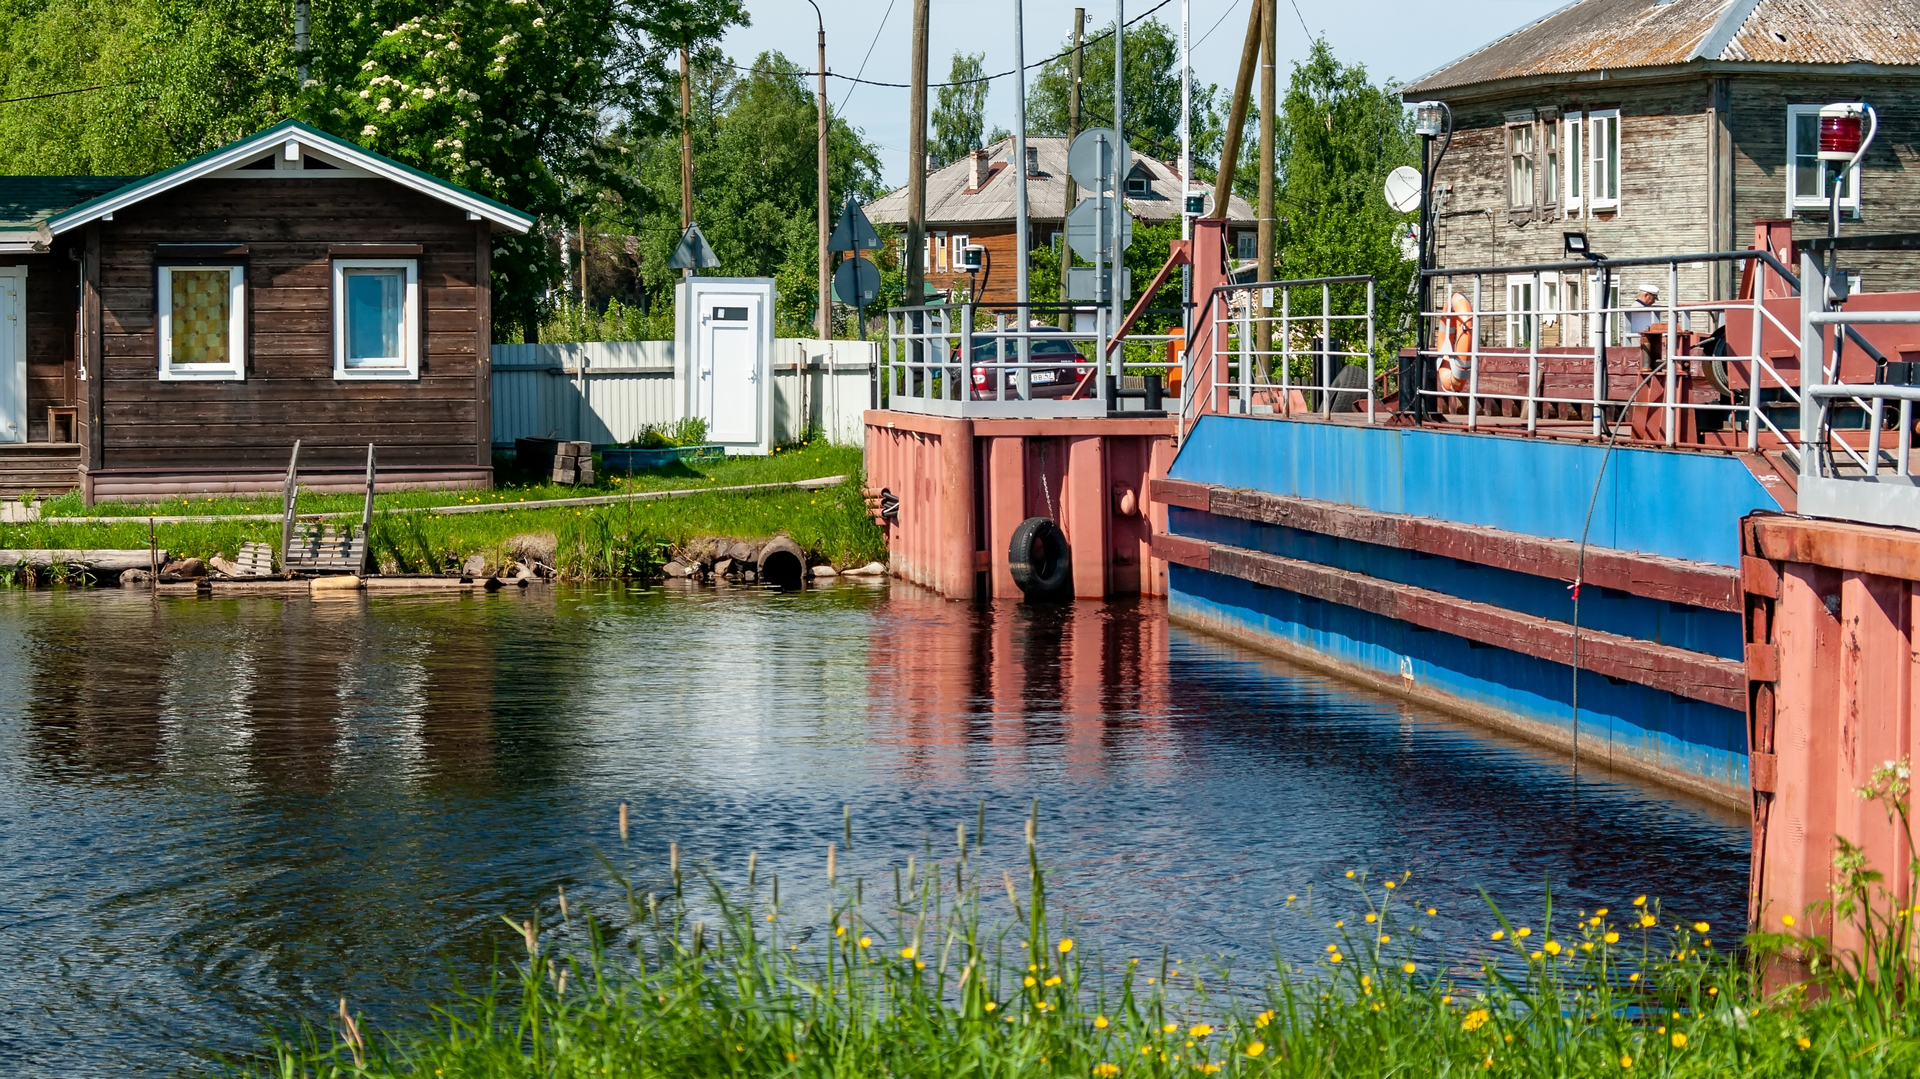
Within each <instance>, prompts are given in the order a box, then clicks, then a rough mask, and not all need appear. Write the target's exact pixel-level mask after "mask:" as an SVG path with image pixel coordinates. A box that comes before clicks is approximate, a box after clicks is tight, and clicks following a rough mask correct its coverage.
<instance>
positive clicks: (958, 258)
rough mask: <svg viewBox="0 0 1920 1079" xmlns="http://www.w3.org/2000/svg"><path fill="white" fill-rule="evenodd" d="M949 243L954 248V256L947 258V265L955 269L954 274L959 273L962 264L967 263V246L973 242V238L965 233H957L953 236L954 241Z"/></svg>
mask: <svg viewBox="0 0 1920 1079" xmlns="http://www.w3.org/2000/svg"><path fill="white" fill-rule="evenodd" d="M948 242H949V243H950V244H952V246H953V254H951V255H949V256H948V257H947V265H949V266H951V267H953V272H954V273H959V272H960V264H961V263H962V262H965V261H966V258H965V255H966V253H967V245H968V244H969V243H972V242H973V237H971V236H968V235H967V234H966V233H964V232H956V233H954V234H953V239H952V240H950V241H948Z"/></svg>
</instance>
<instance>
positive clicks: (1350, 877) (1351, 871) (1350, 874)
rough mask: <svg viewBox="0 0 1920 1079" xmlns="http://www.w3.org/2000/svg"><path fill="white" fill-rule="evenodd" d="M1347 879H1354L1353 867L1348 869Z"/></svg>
mask: <svg viewBox="0 0 1920 1079" xmlns="http://www.w3.org/2000/svg"><path fill="white" fill-rule="evenodd" d="M1347 879H1348V880H1352V879H1353V870H1351V869H1349V870H1347Z"/></svg>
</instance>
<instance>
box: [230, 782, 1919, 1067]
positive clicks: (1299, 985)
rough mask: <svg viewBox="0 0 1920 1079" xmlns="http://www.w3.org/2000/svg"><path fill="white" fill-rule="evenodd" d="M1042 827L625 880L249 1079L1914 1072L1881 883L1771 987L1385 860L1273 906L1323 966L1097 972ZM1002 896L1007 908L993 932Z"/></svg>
mask: <svg viewBox="0 0 1920 1079" xmlns="http://www.w3.org/2000/svg"><path fill="white" fill-rule="evenodd" d="M1902 767H1904V762H1903V764H1902ZM1898 785H1899V787H1900V789H1899V791H1898V794H1897V797H1898V798H1899V799H1900V800H1901V801H1903V802H1904V800H1905V799H1906V798H1907V796H1908V792H1907V791H1906V790H1905V780H1904V778H1903V779H1901V780H1900V782H1899V784H1898ZM1891 793H1892V792H1891V791H1889V790H1882V791H1881V794H1883V795H1889V794H1891ZM1900 821H1901V824H1902V825H1903V826H1904V825H1905V823H1906V816H1905V812H1904V810H1903V811H1901V813H1900ZM1027 836H1028V859H1027V864H1026V865H1023V866H1021V867H1020V872H1019V873H1017V874H1013V873H1008V874H1005V875H1003V873H1002V870H1001V868H1000V867H998V866H989V865H985V864H982V863H983V855H982V852H981V850H980V848H979V844H978V839H977V836H976V837H974V838H973V839H972V840H971V841H969V837H968V836H967V835H966V831H965V829H962V831H961V833H960V836H959V839H958V842H957V844H956V847H955V848H954V850H953V851H952V855H953V857H952V858H951V859H949V860H946V861H945V862H944V863H943V862H934V861H931V857H932V852H931V851H929V862H928V863H923V864H922V865H920V866H919V867H917V868H916V867H915V866H914V864H913V863H912V862H911V861H910V862H909V863H908V865H907V866H905V867H901V866H895V867H894V875H895V882H896V883H895V888H894V891H893V898H892V901H890V902H889V901H888V897H887V896H886V895H884V894H882V893H884V891H885V889H884V888H883V887H881V886H880V883H879V882H878V881H874V880H869V881H867V882H864V883H863V882H860V881H854V882H848V881H846V880H845V879H841V880H839V881H835V880H834V878H833V869H832V866H833V864H834V863H833V855H832V853H831V852H829V853H828V855H827V859H826V867H827V869H826V875H827V880H828V883H829V890H830V893H831V897H832V898H831V903H830V908H831V909H830V910H826V909H820V908H821V907H823V906H826V904H819V903H810V904H809V907H810V908H812V909H807V910H799V909H790V908H786V907H783V906H782V905H781V903H780V892H779V880H778V878H777V877H776V878H774V879H773V880H772V881H771V882H765V883H763V882H761V881H758V880H754V879H753V877H752V871H751V870H750V871H749V881H748V884H747V886H746V888H745V889H744V890H738V891H734V892H731V893H729V892H727V891H725V890H723V889H721V888H720V887H719V886H718V885H717V884H714V883H713V882H712V879H711V878H707V880H706V882H705V884H704V886H701V887H696V888H695V889H694V890H695V891H696V892H697V893H698V895H697V897H696V898H697V902H688V900H687V897H686V894H685V893H686V891H687V889H686V882H685V881H684V880H683V877H682V871H681V869H680V867H679V865H678V860H677V856H676V858H675V861H674V863H673V864H672V865H671V867H661V866H657V865H656V866H644V867H639V868H640V870H641V871H643V872H645V873H647V874H648V875H649V876H650V877H652V878H653V879H662V880H670V881H671V891H670V893H669V894H666V895H663V896H659V897H656V896H653V895H646V896H641V895H639V894H637V893H636V891H635V889H634V888H633V886H632V885H631V884H629V883H628V882H627V881H626V880H624V879H622V880H620V881H619V884H620V889H619V892H621V893H623V894H624V895H625V896H626V899H625V900H624V902H619V903H617V904H615V905H614V906H613V908H612V909H599V910H594V909H587V908H586V907H584V906H583V905H582V904H580V903H579V901H578V900H576V901H575V902H574V903H573V904H571V905H567V904H565V903H564V901H560V902H554V903H550V904H547V905H546V907H545V908H544V909H543V910H540V911H523V912H513V913H511V914H510V916H507V918H506V921H507V924H508V925H510V926H512V927H513V929H514V931H515V934H516V936H518V937H520V938H521V939H522V940H523V941H524V951H520V952H519V954H520V959H519V960H518V961H516V962H514V963H512V964H510V965H508V966H506V967H504V968H503V969H502V970H501V971H500V972H499V974H498V975H497V977H496V979H495V981H494V982H493V984H492V986H491V987H490V988H488V989H486V990H483V991H479V992H474V993H465V994H455V995H453V996H451V997H449V998H448V999H447V1000H445V1001H444V1002H442V1004H441V1005H440V1006H439V1007H438V1008H436V1010H435V1018H434V1020H433V1021H431V1022H429V1023H426V1024H424V1025H421V1026H418V1027H415V1028H410V1029H401V1030H394V1031H378V1032H375V1031H367V1030H364V1029H362V1028H361V1026H360V1024H359V1023H358V1021H357V1020H355V1019H353V1018H351V1012H350V1008H349V1005H348V1002H346V1001H342V1002H341V1011H340V1014H339V1015H338V1016H337V1017H335V1018H333V1019H331V1020H330V1025H329V1027H328V1028H327V1029H316V1028H313V1027H309V1028H307V1029H306V1033H305V1036H304V1037H301V1038H296V1039H292V1040H288V1041H282V1042H277V1043H275V1044H274V1045H273V1046H272V1047H271V1048H270V1049H269V1050H268V1051H267V1052H266V1054H265V1059H264V1060H263V1061H262V1062H260V1063H259V1065H258V1069H259V1070H258V1071H257V1072H256V1073H255V1074H259V1075H261V1076H266V1075H274V1076H296V1075H298V1076H314V1077H346V1076H376V1077H385V1076H410V1077H425V1076H434V1077H444V1079H455V1077H493V1076H555V1077H569V1079H571V1077H580V1079H585V1077H589V1076H616V1077H626V1076H644V1077H648V1079H653V1077H658V1079H687V1077H695V1079H698V1077H714V1079H719V1077H728V1079H841V1077H845V1079H873V1077H882V1076H884V1077H889V1079H919V1077H925V1079H952V1077H956V1076H960V1077H978V1079H998V1077H1007V1079H1012V1077H1016V1076H1018V1077H1048V1079H1054V1077H1057V1079H1118V1077H1140V1079H1195V1077H1200V1079H1204V1077H1205V1076H1210V1075H1216V1074H1223V1075H1225V1076H1229V1077H1266V1076H1311V1077H1326V1079H1334V1077H1342V1079H1346V1077H1360V1076H1382V1077H1386V1076H1407V1077H1425V1076H1528V1077H1533V1076H1538V1077H1543V1079H1544V1077H1568V1076H1628V1077H1631V1076H1640V1075H1658V1076H1698V1077H1702V1079H1730V1077H1733V1076H1883V1075H1912V1074H1914V1070H1915V1068H1916V1067H1917V1066H1920V1008H1914V1007H1911V1006H1909V1005H1908V1003H1907V1001H1906V999H1905V998H1906V996H1907V993H1908V992H1909V991H1910V990H1911V987H1912V985H1913V976H1914V975H1915V973H1917V972H1920V968H1916V966H1915V962H1914V957H1913V952H1912V945H1913V938H1912V936H1911V934H1910V933H1909V931H1908V929H1907V928H1906V927H1908V926H1910V925H1911V912H1910V911H1907V910H1902V909H1899V908H1898V907H1897V906H1896V905H1895V903H1894V901H1893V900H1892V899H1891V898H1890V897H1889V895H1888V893H1887V892H1886V891H1885V890H1884V889H1882V888H1880V887H1879V886H1878V885H1877V882H1876V880H1875V879H1874V878H1873V877H1872V875H1871V874H1865V873H1862V872H1856V873H1854V874H1853V875H1852V876H1850V877H1849V878H1848V879H1849V881H1850V883H1849V884H1848V885H1847V887H1846V888H1843V889H1842V894H1841V898H1840V899H1839V900H1838V901H1837V905H1836V908H1835V910H1836V913H1837V914H1841V915H1844V916H1845V918H1846V919H1848V920H1851V921H1852V922H1853V923H1854V924H1855V925H1862V924H1864V925H1866V926H1868V927H1869V928H1870V933H1869V937H1868V940H1869V948H1868V953H1869V954H1868V957H1867V959H1866V960H1865V961H1864V962H1862V961H1860V960H1858V959H1853V960H1849V958H1848V957H1845V956H1834V955H1831V954H1829V953H1827V952H1825V950H1824V948H1823V944H1822V942H1820V941H1798V942H1795V943H1794V945H1793V946H1794V947H1797V948H1800V949H1804V950H1805V951H1806V952H1808V953H1809V954H1811V955H1812V956H1814V958H1815V962H1814V964H1813V968H1812V974H1811V981H1809V982H1806V983H1802V984H1799V985H1792V986H1788V987H1786V988H1769V986H1768V984H1766V983H1765V982H1764V981H1763V979H1762V978H1761V976H1760V975H1759V974H1757V973H1756V972H1757V971H1761V970H1765V969H1767V968H1768V967H1769V965H1770V964H1771V963H1773V962H1774V961H1775V959H1776V958H1777V956H1778V955H1779V952H1780V949H1781V948H1782V947H1784V946H1786V945H1787V943H1788V942H1787V941H1786V940H1785V939H1784V938H1769V937H1754V938H1749V939H1748V940H1747V941H1746V942H1745V946H1744V947H1741V946H1738V945H1736V947H1735V948H1733V949H1727V948H1725V947H1724V946H1723V945H1716V944H1714V943H1713V941H1712V930H1711V928H1710V927H1708V926H1706V925H1704V924H1698V923H1688V922H1684V921H1678V920H1675V919H1673V918H1672V917H1670V916H1667V915H1666V914H1664V913H1663V912H1662V910H1661V908H1660V905H1659V903H1658V901H1649V900H1647V899H1646V898H1645V897H1637V898H1636V897H1633V896H1622V897H1621V898H1620V902H1619V903H1618V905H1617V909H1613V910H1608V909H1598V910H1593V911H1585V910H1579V911H1568V910H1566V909H1564V908H1560V907H1556V906H1555V905H1554V904H1553V903H1552V902H1551V898H1550V897H1549V898H1548V899H1547V900H1546V901H1545V902H1544V903H1543V906H1542V909H1541V911H1540V912H1539V914H1538V917H1537V918H1533V919H1529V920H1528V921H1527V922H1526V923H1525V924H1522V923H1520V922H1519V921H1518V920H1516V919H1512V918H1509V917H1508V916H1507V915H1505V914H1503V913H1502V912H1501V911H1499V910H1497V909H1493V908H1491V906H1489V908H1487V909H1485V910H1483V911H1480V912H1477V913H1476V912H1461V913H1452V912H1449V913H1448V914H1446V915H1441V914H1440V913H1439V912H1437V911H1435V910H1434V909H1432V908H1428V907H1426V906H1425V905H1424V904H1422V903H1421V902H1420V900H1419V899H1418V893H1419V882H1418V881H1416V880H1413V879H1410V878H1409V877H1408V876H1407V875H1406V874H1399V875H1394V876H1389V877H1374V876H1371V875H1370V874H1368V873H1366V872H1359V873H1348V874H1347V877H1348V878H1350V880H1347V881H1340V882H1338V885H1339V886H1338V887H1335V888H1333V889H1330V890H1329V891H1328V892H1326V893H1324V894H1321V895H1318V896H1308V897H1305V898H1304V899H1302V898H1297V897H1289V899H1288V902H1287V904H1286V910H1285V911H1284V912H1281V914H1280V916H1283V917H1294V918H1300V919H1305V920H1307V921H1309V922H1311V923H1313V924H1316V925H1318V926H1319V927H1320V928H1321V930H1322V931H1323V932H1324V934H1325V938H1326V951H1325V952H1324V953H1323V954H1322V955H1321V957H1320V959H1319V960H1318V961H1317V962H1314V963H1312V964H1309V965H1305V966H1301V965H1295V964H1290V963H1287V962H1285V961H1281V960H1276V961H1274V962H1272V963H1271V964H1269V965H1267V966H1266V967H1265V968H1264V970H1256V971H1254V972H1251V973H1245V972H1238V971H1232V970H1230V969H1229V968H1227V967H1226V966H1224V965H1222V966H1221V967H1219V968H1217V969H1216V968H1213V967H1205V968H1202V967H1199V966H1198V965H1197V964H1196V966H1191V967H1190V966H1187V965H1186V964H1183V963H1181V962H1180V960H1178V959H1174V960H1172V961H1169V960H1168V958H1167V955H1166V953H1165V952H1162V953H1161V955H1159V956H1157V957H1149V958H1147V959H1145V960H1142V959H1140V958H1128V959H1125V960H1122V959H1121V958H1120V957H1119V956H1118V955H1108V956H1099V955H1093V956H1090V955H1089V953H1090V951H1092V950H1093V949H1092V948H1090V946H1089V944H1088V943H1087V942H1084V941H1078V942H1077V941H1075V940H1073V939H1072V937H1071V927H1058V926H1054V925H1051V924H1050V922H1049V918H1048V913H1047V905H1046V878H1045V874H1044V873H1043V872H1042V870H1041V867H1040V863H1039V860H1038V857H1037V855H1036V854H1035V853H1034V847H1033V825H1032V822H1031V821H1030V822H1029V824H1028V831H1027ZM1463 841H1464V840H1463ZM750 864H751V863H750ZM817 864H818V863H816V865H817ZM663 870H664V872H663ZM815 872H818V870H817V869H816V870H815ZM1911 876H1913V877H1914V879H1916V880H1920V874H1911ZM1016 881H1019V882H1020V883H1019V884H1018V885H1016V883H1015V882H1016ZM1003 886H1004V888H1005V895H1006V898H1007V900H1008V901H1009V902H1010V906H1011V909H1012V911H1013V915H1012V917H1007V918H1003V919H1002V920H1001V921H1000V922H999V923H998V924H997V925H995V924H992V920H991V919H990V918H989V917H988V915H987V911H988V910H989V909H996V910H1000V911H1005V910H1007V909H1008V908H1007V907H1000V906H997V904H998V902H999V896H1000V890H1001V888H1002V887H1003ZM863 892H864V893H865V895H866V896H867V897H868V899H867V901H866V902H863V901H862V899H861V896H862V893H863ZM1849 895H1851V896H1854V897H1856V898H1858V899H1859V900H1860V901H1862V902H1865V901H1866V900H1868V899H1872V900H1873V901H1874V902H1873V903H1871V904H1869V905H1868V906H1866V907H1860V906H1855V905H1852V900H1850V899H1848V898H1847V896H1849ZM875 896H878V899H877V900H875V899H874V898H873V897H875ZM1876 912H1877V913H1876ZM823 916H824V917H823ZM1723 928H1724V927H1723ZM1436 930H1443V931H1444V932H1445V934H1446V937H1447V938H1448V939H1449V940H1452V941H1457V942H1461V943H1458V944H1455V945H1453V947H1452V954H1450V955H1449V956H1448V958H1447V959H1446V960H1445V961H1444V962H1438V963H1436V962H1433V961H1431V960H1425V959H1423V960H1418V961H1417V960H1415V959H1414V958H1413V957H1414V956H1416V955H1421V956H1426V955H1430V954H1432V953H1431V950H1429V949H1423V948H1419V947H1417V945H1418V944H1419V943H1420V942H1421V941H1422V940H1423V939H1424V938H1425V937H1426V936H1427V935H1428V934H1432V933H1434V932H1435V931H1436ZM1876 933H1877V934H1881V935H1879V936H1877V937H1876V936H1875V935H1874V934H1876ZM516 951H519V949H516Z"/></svg>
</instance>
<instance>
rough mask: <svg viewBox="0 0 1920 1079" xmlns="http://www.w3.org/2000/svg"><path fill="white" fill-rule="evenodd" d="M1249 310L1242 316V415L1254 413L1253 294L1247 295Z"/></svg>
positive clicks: (1240, 376)
mask: <svg viewBox="0 0 1920 1079" xmlns="http://www.w3.org/2000/svg"><path fill="white" fill-rule="evenodd" d="M1246 297H1247V308H1246V311H1245V312H1244V313H1243V314H1242V315H1241V316H1240V371H1239V379H1240V414H1241V415H1243V416H1246V415H1251V414H1252V413H1253V375H1252V372H1253V293H1252V292H1248V293H1246Z"/></svg>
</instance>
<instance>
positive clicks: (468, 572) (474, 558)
mask: <svg viewBox="0 0 1920 1079" xmlns="http://www.w3.org/2000/svg"><path fill="white" fill-rule="evenodd" d="M460 575H461V576H462V577H485V576H486V575H487V556H486V555H483V554H470V555H468V556H467V560H466V561H465V562H462V563H460Z"/></svg>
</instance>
